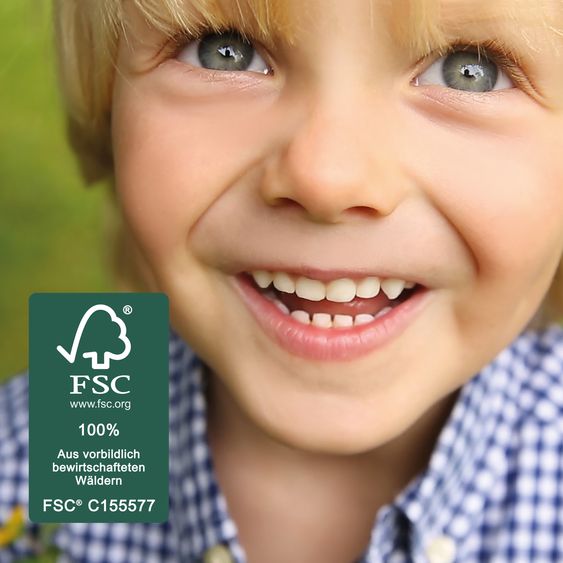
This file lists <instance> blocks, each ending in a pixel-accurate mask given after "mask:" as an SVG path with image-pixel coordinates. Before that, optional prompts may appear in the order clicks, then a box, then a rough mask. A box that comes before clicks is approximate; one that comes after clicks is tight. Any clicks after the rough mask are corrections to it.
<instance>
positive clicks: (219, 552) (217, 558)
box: [203, 544, 234, 563]
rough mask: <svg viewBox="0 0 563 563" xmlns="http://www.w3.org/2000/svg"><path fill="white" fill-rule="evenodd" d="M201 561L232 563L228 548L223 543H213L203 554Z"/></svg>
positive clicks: (206, 562) (207, 562) (205, 562)
mask: <svg viewBox="0 0 563 563" xmlns="http://www.w3.org/2000/svg"><path fill="white" fill-rule="evenodd" d="M203 563H234V560H233V558H232V557H231V554H230V552H229V550H228V549H227V548H226V547H225V546H224V545H220V544H219V545H214V546H213V547H210V548H209V549H208V550H207V551H206V552H205V554H204V555H203Z"/></svg>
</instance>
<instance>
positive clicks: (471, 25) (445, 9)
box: [390, 0, 563, 53]
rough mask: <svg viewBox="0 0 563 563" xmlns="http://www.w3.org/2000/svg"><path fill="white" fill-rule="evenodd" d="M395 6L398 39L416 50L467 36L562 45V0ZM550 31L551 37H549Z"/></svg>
mask: <svg viewBox="0 0 563 563" xmlns="http://www.w3.org/2000/svg"><path fill="white" fill-rule="evenodd" d="M391 2H392V6H391V16H390V19H391V29H392V33H393V35H394V37H395V39H396V40H397V41H398V42H399V43H401V44H403V45H407V46H409V47H410V48H411V49H413V50H414V51H416V52H424V53H427V52H430V51H432V50H434V49H436V48H439V47H441V46H444V45H447V44H449V43H450V42H451V40H452V38H457V37H459V36H462V37H463V36H464V35H466V34H467V33H468V32H469V33H470V34H472V35H474V36H479V35H488V36H489V39H495V37H494V36H495V35H498V36H504V37H510V38H511V40H512V41H516V42H520V43H522V42H525V43H526V44H527V47H528V48H529V49H531V50H533V51H538V50H539V44H540V43H542V42H545V40H546V39H547V40H548V41H549V42H550V44H551V46H555V44H556V43H557V42H559V43H561V42H562V41H563V1H562V0H534V2H531V1H530V0H494V1H491V0H489V1H487V0H422V1H421V0H398V1H395V2H393V1H392V0H391ZM546 32H547V33H546Z"/></svg>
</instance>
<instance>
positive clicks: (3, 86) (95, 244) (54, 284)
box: [0, 0, 111, 381]
mask: <svg viewBox="0 0 563 563" xmlns="http://www.w3.org/2000/svg"><path fill="white" fill-rule="evenodd" d="M0 29H1V33H0V275H1V281H0V288H1V291H0V328H1V334H2V338H1V339H0V381H2V380H4V379H6V378H7V377H9V376H10V375H14V374H16V373H18V372H20V371H22V370H24V369H26V368H27V327H28V321H27V317H28V298H29V295H30V294H31V293H34V292H38V291H108V290H111V286H110V278H109V273H108V265H107V263H106V262H109V259H108V258H107V257H106V256H105V253H104V249H103V247H104V244H103V242H104V238H105V236H104V232H105V227H104V225H105V221H104V207H105V205H106V204H105V200H106V189H105V186H94V187H89V188H86V187H85V186H84V183H83V182H82V179H81V177H80V175H79V171H78V166H77V164H76V162H75V160H74V158H73V156H72V154H71V152H70V149H69V148H68V147H67V144H66V140H65V125H64V119H63V112H62V108H61V103H60V101H59V98H58V91H57V80H56V74H55V64H54V55H53V51H54V50H53V45H52V44H53V38H52V27H51V7H50V2H49V0H2V1H1V2H0Z"/></svg>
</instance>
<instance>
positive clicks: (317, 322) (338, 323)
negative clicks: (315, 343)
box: [271, 298, 391, 328]
mask: <svg viewBox="0 0 563 563" xmlns="http://www.w3.org/2000/svg"><path fill="white" fill-rule="evenodd" d="M271 301H272V302H273V303H274V305H275V306H276V307H277V308H278V309H279V310H280V311H281V312H282V313H284V314H285V315H291V317H292V318H293V319H295V320H296V321H298V322H300V323H301V324H304V325H313V326H316V327H318V328H349V327H352V326H360V325H365V324H368V323H371V322H372V321H374V320H375V319H379V318H380V317H383V316H384V315H386V314H387V313H389V311H391V307H384V308H383V309H381V311H379V312H378V313H377V314H375V315H368V314H365V313H362V314H360V315H356V316H355V317H353V316H351V315H334V316H331V315H329V314H328V313H314V314H313V316H312V318H311V315H309V313H307V312H306V311H291V312H290V310H289V309H288V308H287V306H286V305H285V304H284V303H282V302H281V301H280V300H279V299H275V298H274V299H271Z"/></svg>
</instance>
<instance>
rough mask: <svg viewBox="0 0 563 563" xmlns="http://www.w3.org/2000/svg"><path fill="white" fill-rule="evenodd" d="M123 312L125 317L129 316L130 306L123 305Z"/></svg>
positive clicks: (131, 309) (131, 308) (131, 310)
mask: <svg viewBox="0 0 563 563" xmlns="http://www.w3.org/2000/svg"><path fill="white" fill-rule="evenodd" d="M123 312H124V313H125V314H126V315H130V314H131V313H132V312H133V307H131V305H125V307H123Z"/></svg>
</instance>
